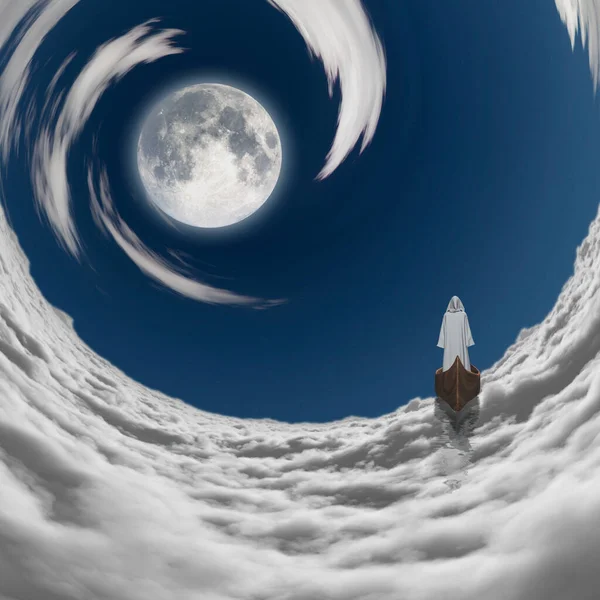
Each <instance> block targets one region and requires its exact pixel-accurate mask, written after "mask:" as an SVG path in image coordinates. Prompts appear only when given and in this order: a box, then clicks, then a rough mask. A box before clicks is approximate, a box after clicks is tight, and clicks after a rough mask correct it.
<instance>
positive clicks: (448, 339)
mask: <svg viewBox="0 0 600 600" xmlns="http://www.w3.org/2000/svg"><path fill="white" fill-rule="evenodd" d="M437 345H438V348H443V349H444V366H443V370H444V371H447V370H448V369H449V368H450V367H451V366H452V365H453V364H454V361H455V360H456V357H457V356H459V357H460V360H461V362H462V364H463V366H464V367H465V369H467V371H470V370H471V361H470V360H469V351H468V350H467V347H468V346H474V345H475V342H474V341H473V336H472V335H471V328H470V327H469V318H468V317H467V313H466V312H465V308H464V306H463V304H462V302H461V301H460V298H459V297H458V296H452V300H450V303H449V304H448V309H447V311H446V313H445V314H444V319H443V320H442V327H441V329H440V337H439V339H438V343H437Z"/></svg>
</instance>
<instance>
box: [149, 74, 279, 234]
mask: <svg viewBox="0 0 600 600" xmlns="http://www.w3.org/2000/svg"><path fill="white" fill-rule="evenodd" d="M281 163H282V150H281V139H280V136H279V133H278V131H277V127H276V126H275V123H274V122H273V119H272V118H271V116H270V115H269V113H268V112H267V111H266V110H265V109H264V108H263V107H262V106H261V104H259V103H258V102H257V101H256V100H255V99H254V98H252V97H251V96H249V95H248V94H246V93H245V92H242V91H241V90H239V89H236V88H234V87H231V86H228V85H222V84H212V83H211V84H199V85H193V86H189V87H186V88H183V89H182V90H179V91H176V92H173V93H172V94H170V95H169V96H167V98H166V99H164V100H162V101H161V102H159V103H158V104H157V105H155V106H154V108H153V109H152V111H151V112H150V114H149V115H148V117H147V118H146V120H145V122H144V124H143V127H142V131H141V134H140V137H139V141H138V148H137V164H138V169H139V174H140V177H141V180H142V183H143V185H144V188H145V190H146V192H147V195H148V198H149V199H150V201H151V202H152V203H153V204H154V205H155V206H156V207H157V208H159V209H160V210H161V211H163V212H164V213H166V214H167V215H169V216H170V217H172V218H173V219H175V220H177V221H179V222H181V223H185V224H187V225H192V226H194V227H203V228H217V227H227V226H228V225H233V224H235V223H238V222H240V221H242V220H244V219H246V218H247V217H249V216H250V215H251V214H253V213H254V212H256V211H257V210H258V209H259V208H260V207H261V206H262V205H263V204H264V203H265V202H266V201H267V200H268V198H269V196H270V195H271V194H272V192H273V190H274V189H275V186H276V184H277V180H278V179H279V174H280V172H281Z"/></svg>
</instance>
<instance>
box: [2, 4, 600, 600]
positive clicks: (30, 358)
mask: <svg viewBox="0 0 600 600" xmlns="http://www.w3.org/2000/svg"><path fill="white" fill-rule="evenodd" d="M16 4H17V3H14V4H13V6H15V5H16ZM24 4H25V3H24ZM7 7H8V4H7V3H4V4H0V37H1V36H2V35H4V33H3V32H4V29H2V27H3V26H4V23H6V22H7V21H6V20H3V19H9V18H13V17H14V13H15V12H18V11H16V9H10V8H7ZM11 10H13V12H11ZM19 20H20V19H16V20H15V21H14V24H15V25H16V23H18V22H19ZM3 39H5V40H6V39H7V36H4V38H3ZM0 87H1V83H0ZM11 89H12V88H11ZM9 96H10V94H9ZM3 98H6V97H3ZM9 105H11V103H10V102H8V104H6V106H9ZM12 118H13V121H14V122H15V123H16V122H17V121H18V120H19V119H20V115H19V114H18V112H15V113H14V114H13V117H12ZM94 179H95V176H94V174H91V175H90V182H91V183H93V182H94ZM99 181H100V184H101V183H102V182H103V181H105V177H104V176H103V175H102V174H100V176H99ZM100 184H98V185H100ZM92 189H96V185H95V184H94V185H92ZM98 194H99V195H98V196H97V197H96V199H95V201H94V202H95V205H96V206H97V211H98V212H97V215H96V216H97V218H108V219H109V223H113V222H114V219H115V217H116V215H114V214H111V212H110V205H109V204H107V202H105V203H104V206H102V203H103V202H104V201H103V199H102V197H101V194H102V188H100V191H99V192H98ZM104 194H105V196H106V197H107V199H109V197H110V194H109V192H108V191H107V190H106V189H104ZM599 373H600V212H599V214H598V215H597V216H596V218H595V219H594V221H593V222H592V224H591V225H590V230H589V233H588V235H587V237H586V239H585V240H584V241H583V243H582V244H581V245H580V246H579V248H578V249H577V256H576V261H575V265H574V273H573V276H572V277H571V278H570V279H569V280H568V281H567V282H566V283H565V285H564V286H563V289H562V291H561V293H560V296H559V298H558V300H557V302H556V305H555V307H554V308H553V309H552V311H551V312H550V314H549V315H548V316H547V317H546V318H545V319H544V320H543V322H541V323H540V324H538V325H536V326H535V327H532V328H530V329H527V330H523V331H522V332H521V334H520V335H519V338H518V339H517V340H516V341H515V343H514V344H513V345H512V346H511V347H510V348H509V349H508V350H507V352H506V354H505V356H504V357H503V358H502V359H501V360H500V361H498V363H496V364H495V365H494V366H493V367H492V368H491V369H489V370H488V371H486V372H484V373H483V391H482V395H481V406H480V408H479V409H478V410H479V412H478V411H477V409H476V407H474V408H473V410H472V412H471V413H470V414H469V415H468V416H467V420H466V421H465V423H464V424H463V425H461V426H459V427H456V428H455V427H454V426H453V425H452V424H451V423H450V421H449V420H448V418H447V417H446V415H445V413H444V412H443V411H442V410H441V409H440V408H439V407H438V406H436V405H435V402H434V400H433V399H431V398H428V399H420V398H417V399H414V400H413V401H412V402H410V403H409V404H408V405H407V406H404V407H402V408H400V409H399V410H397V411H395V412H394V413H391V414H389V415H385V416H382V417H380V418H378V419H360V418H348V419H344V420H343V421H340V422H335V423H326V424H321V425H317V424H297V425H290V424H285V423H276V422H273V421H262V420H252V421H244V420H241V419H233V418H228V417H220V416H218V415H212V414H208V413H205V412H202V411H198V410H195V409H193V408H191V407H189V406H186V405H184V404H183V403H182V402H180V401H177V400H174V399H171V398H167V397H165V396H163V395H161V394H159V393H157V392H154V391H152V390H148V389H145V388H143V387H142V386H140V385H139V384H137V383H136V382H134V381H131V380H130V379H128V378H127V377H126V376H125V375H124V374H123V373H121V372H119V371H118V370H117V369H115V368H114V367H113V366H112V365H110V364H108V363H106V361H104V360H102V359H101V358H100V357H98V356H96V355H95V354H94V353H93V352H92V351H91V350H90V349H89V348H88V347H86V346H85V345H84V344H83V343H82V341H81V340H79V339H78V337H77V335H76V334H75V332H74V330H73V329H72V327H71V325H70V322H69V319H68V318H67V317H66V316H65V315H64V314H62V313H60V312H59V311H56V310H55V309H53V308H52V307H51V306H49V305H48V303H47V302H46V301H45V300H44V298H43V297H42V295H41V294H40V292H39V290H38V289H37V287H36V286H35V284H34V282H33V280H32V278H31V276H30V274H29V272H28V263H27V258H26V256H25V255H24V254H23V252H22V250H21V249H20V247H19V245H18V242H17V240H16V237H15V235H14V233H13V232H12V231H11V230H10V228H9V225H8V222H7V220H6V217H5V213H4V211H3V210H2V208H0V485H1V488H0V597H1V598H6V599H7V600H16V599H21V598H32V599H37V598H40V599H41V598H43V599H45V600H46V599H47V600H81V599H82V598H86V599H90V600H96V599H98V600H100V599H104V598H111V599H112V600H142V599H146V598H153V599H154V600H172V599H173V598H180V599H182V600H188V599H189V600H191V599H192V598H199V597H201V598H210V599H212V598H214V599H217V598H218V599H219V600H239V599H240V598H243V599H250V598H252V599H257V600H258V599H261V600H275V599H277V600H280V599H286V600H300V599H312V598H328V599H331V600H363V599H365V598H369V599H372V600H397V599H398V598H406V599H408V600H414V599H417V598H418V599H419V600H438V599H439V598H445V599H447V600H499V599H500V598H502V600H521V599H525V598H527V599H532V600H537V599H542V598H543V599H544V600H564V598H573V599H574V600H595V599H596V598H597V596H598V574H597V557H598V556H599V555H600V535H598V527H597V523H599V522H600V376H599V375H598V374H599Z"/></svg>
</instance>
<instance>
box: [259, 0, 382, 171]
mask: <svg viewBox="0 0 600 600" xmlns="http://www.w3.org/2000/svg"><path fill="white" fill-rule="evenodd" d="M269 2H270V3H271V4H273V5H274V6H277V7H278V8H279V9H280V10H282V11H283V12H284V13H286V14H287V15H288V17H289V18H290V19H291V20H292V22H293V23H294V25H295V26H296V27H297V28H298V31H300V33H301V34H302V37H303V38H304V40H305V41H306V43H307V45H308V48H309V49H310V51H311V52H312V53H314V54H315V55H316V56H318V57H319V58H320V59H321V60H322V61H323V65H324V66H325V72H326V74H327V80H328V81H329V94H330V95H331V94H332V93H333V88H334V85H335V83H336V82H337V81H338V80H339V83H340V87H341V92H342V103H341V106H340V113H339V119H338V129H337V132H336V135H335V140H334V142H333V146H332V148H331V150H330V152H329V154H328V155H327V162H326V164H325V166H324V167H323V169H322V170H321V172H320V173H319V176H318V177H319V179H325V178H326V177H328V176H329V175H331V174H332V173H333V172H334V171H335V170H336V169H337V168H338V167H339V166H340V165H341V164H342V162H344V160H345V159H346V157H347V156H348V154H349V153H350V152H351V151H352V149H353V148H354V146H355V145H356V144H357V142H358V140H359V138H360V137H361V135H363V141H362V145H361V152H362V151H363V150H364V149H365V148H366V147H367V146H368V145H369V143H370V142H371V141H372V139H373V136H374V135H375V130H376V128H377V123H378V122H379V116H380V113H381V107H382V103H383V97H384V94H385V87H386V63H385V56H384V52H383V47H382V45H381V42H380V40H379V38H378V37H377V34H376V33H375V31H374V29H373V26H372V25H371V23H370V22H369V19H368V17H367V15H366V14H365V11H364V8H363V5H362V2H361V1H360V0H345V1H344V2H339V0H304V1H302V2H298V1H297V0H269Z"/></svg>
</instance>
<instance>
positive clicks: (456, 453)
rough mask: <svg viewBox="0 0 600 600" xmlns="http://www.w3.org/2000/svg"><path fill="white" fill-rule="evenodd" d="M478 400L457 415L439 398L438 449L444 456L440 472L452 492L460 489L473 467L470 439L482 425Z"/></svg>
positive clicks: (436, 414) (436, 406)
mask: <svg viewBox="0 0 600 600" xmlns="http://www.w3.org/2000/svg"><path fill="white" fill-rule="evenodd" d="M479 413H480V403H479V397H477V398H475V399H473V400H471V402H469V403H468V404H467V405H466V406H465V407H464V408H463V409H462V410H461V411H460V412H458V413H456V412H454V411H453V410H452V408H450V406H448V404H447V403H446V402H444V401H443V400H441V399H440V398H436V400H435V406H434V416H435V417H436V418H437V419H438V421H439V422H440V424H441V426H442V435H441V436H440V440H439V446H440V453H441V455H442V465H441V468H442V470H443V472H444V474H445V475H446V476H447V477H448V479H446V480H445V481H444V483H445V484H446V485H447V486H448V487H449V488H450V489H451V490H455V489H458V488H459V487H460V486H461V485H462V483H463V481H464V480H465V479H466V478H467V476H468V468H469V466H470V465H471V464H472V460H471V457H472V454H473V449H472V447H471V444H470V441H469V438H470V437H471V436H472V435H473V432H474V431H475V427H476V426H477V422H478V421H479Z"/></svg>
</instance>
